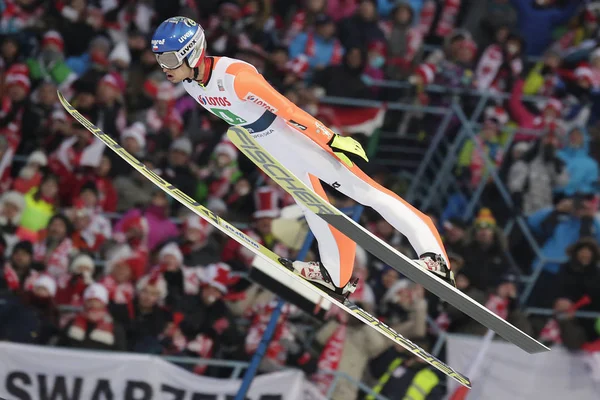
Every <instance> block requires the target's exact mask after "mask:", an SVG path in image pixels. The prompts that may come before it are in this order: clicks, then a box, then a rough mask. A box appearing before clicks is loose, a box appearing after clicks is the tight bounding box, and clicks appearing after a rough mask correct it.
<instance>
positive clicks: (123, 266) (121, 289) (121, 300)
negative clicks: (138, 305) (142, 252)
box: [99, 246, 145, 315]
mask: <svg viewBox="0 0 600 400" xmlns="http://www.w3.org/2000/svg"><path fill="white" fill-rule="evenodd" d="M105 271H106V275H105V276H104V277H103V278H102V279H100V281H99V283H100V284H101V285H103V286H104V287H105V288H106V290H107V291H108V299H109V301H110V306H111V313H113V312H115V313H120V312H123V313H125V314H129V315H131V314H132V313H133V297H134V294H135V289H134V288H135V286H134V285H135V282H136V281H137V279H138V278H139V277H140V276H141V274H142V273H143V272H144V271H145V265H141V264H140V260H139V259H138V258H137V257H135V254H134V253H133V252H132V251H131V249H130V248H128V247H127V246H120V247H118V248H116V249H115V250H114V251H113V253H112V254H110V255H109V257H108V259H107V261H106V266H105Z"/></svg>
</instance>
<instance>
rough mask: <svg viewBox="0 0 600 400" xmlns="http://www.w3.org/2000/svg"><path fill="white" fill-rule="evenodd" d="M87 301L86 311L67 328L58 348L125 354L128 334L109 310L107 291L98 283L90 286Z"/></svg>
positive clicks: (63, 332) (78, 315) (84, 306)
mask: <svg viewBox="0 0 600 400" xmlns="http://www.w3.org/2000/svg"><path fill="white" fill-rule="evenodd" d="M83 301H84V303H83V311H82V312H81V313H79V314H77V315H76V316H75V317H74V318H73V320H71V322H69V323H68V324H67V325H66V326H65V328H64V329H63V331H62V334H61V338H60V340H59V342H58V346H61V347H71V348H79V349H90V350H119V351H125V349H126V348H127V343H126V338H125V331H124V329H123V327H122V326H121V325H120V324H119V323H117V322H115V321H114V320H113V318H112V316H111V314H110V312H109V310H108V302H109V296H108V291H107V290H106V288H105V287H104V286H102V285H100V284H98V283H94V284H92V285H90V286H88V288H87V289H86V290H85V292H84V293H83Z"/></svg>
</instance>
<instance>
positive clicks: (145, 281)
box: [136, 274, 168, 300]
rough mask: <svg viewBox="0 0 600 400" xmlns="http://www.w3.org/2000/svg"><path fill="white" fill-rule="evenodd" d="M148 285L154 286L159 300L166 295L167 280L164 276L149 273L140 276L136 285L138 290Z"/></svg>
mask: <svg viewBox="0 0 600 400" xmlns="http://www.w3.org/2000/svg"><path fill="white" fill-rule="evenodd" d="M148 285H150V286H154V287H155V288H156V289H158V293H159V294H160V299H161V300H164V299H165V298H166V297H167V294H168V288H167V281H165V278H163V276H162V275H161V274H149V275H144V276H142V277H141V278H140V280H139V281H138V283H137V285H136V287H137V290H138V292H139V291H141V290H142V289H144V288H145V287H146V286H148Z"/></svg>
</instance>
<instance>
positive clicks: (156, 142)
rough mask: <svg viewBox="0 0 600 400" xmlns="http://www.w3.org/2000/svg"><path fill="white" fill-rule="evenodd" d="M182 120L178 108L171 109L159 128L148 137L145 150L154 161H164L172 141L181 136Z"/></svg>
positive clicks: (159, 162)
mask: <svg viewBox="0 0 600 400" xmlns="http://www.w3.org/2000/svg"><path fill="white" fill-rule="evenodd" d="M183 129H184V122H183V117H182V116H181V114H180V111H179V110H178V109H173V110H171V111H170V112H169V113H168V114H167V116H166V117H165V120H164V121H163V124H162V126H161V127H160V129H159V130H158V131H157V132H156V133H155V134H153V135H151V136H150V137H148V145H147V150H148V154H152V159H153V160H154V162H155V163H158V164H161V163H163V162H165V160H166V159H167V158H168V155H169V148H170V147H171V145H172V144H173V142H174V141H175V140H177V139H179V138H182V137H183V133H184V132H183Z"/></svg>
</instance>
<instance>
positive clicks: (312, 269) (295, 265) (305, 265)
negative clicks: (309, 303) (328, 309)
mask: <svg viewBox="0 0 600 400" xmlns="http://www.w3.org/2000/svg"><path fill="white" fill-rule="evenodd" d="M279 262H281V264H283V265H284V266H285V267H286V268H288V269H290V270H292V271H294V272H295V273H296V274H298V275H300V276H301V277H302V278H304V279H305V280H307V281H309V282H310V283H312V284H313V285H315V286H318V287H319V288H320V289H324V290H325V291H326V292H327V293H329V294H331V295H332V296H333V297H335V298H336V299H337V300H339V301H341V302H343V301H344V300H346V299H347V298H348V296H349V295H350V294H351V293H354V291H355V290H356V285H357V283H358V279H357V278H355V279H352V280H350V282H348V283H347V284H346V285H345V286H344V287H342V288H339V287H337V286H335V285H334V284H333V281H332V279H331V276H330V275H329V272H327V270H326V269H325V267H324V266H323V264H321V262H312V261H311V262H304V261H292V260H288V259H286V258H280V259H279Z"/></svg>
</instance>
